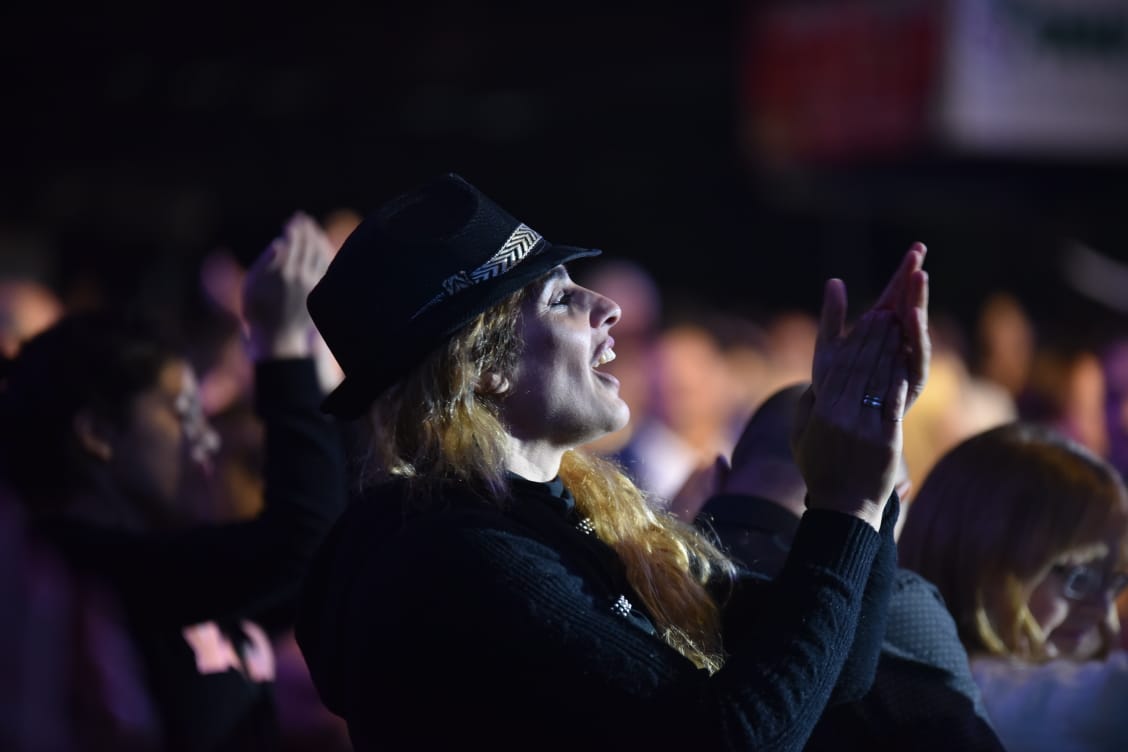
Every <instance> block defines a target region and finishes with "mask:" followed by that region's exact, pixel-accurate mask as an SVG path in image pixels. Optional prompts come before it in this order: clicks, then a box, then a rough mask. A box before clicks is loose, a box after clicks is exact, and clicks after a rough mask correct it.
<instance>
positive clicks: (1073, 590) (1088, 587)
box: [1051, 564, 1128, 601]
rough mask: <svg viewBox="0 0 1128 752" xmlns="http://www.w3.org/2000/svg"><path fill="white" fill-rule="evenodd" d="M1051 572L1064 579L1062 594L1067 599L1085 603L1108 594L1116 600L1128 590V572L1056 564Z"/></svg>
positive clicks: (1081, 565) (1079, 565)
mask: <svg viewBox="0 0 1128 752" xmlns="http://www.w3.org/2000/svg"><path fill="white" fill-rule="evenodd" d="M1051 571H1052V572H1053V573H1054V574H1056V575H1057V576H1058V577H1061V578H1062V581H1063V587H1062V592H1063V593H1064V594H1065V597H1066V598H1069V599H1070V600H1074V601H1083V600H1087V599H1089V598H1093V597H1095V596H1097V595H1101V594H1104V593H1107V594H1108V595H1110V596H1112V597H1113V598H1115V597H1116V596H1118V595H1120V593H1122V592H1123V591H1124V590H1125V588H1128V572H1112V573H1109V574H1108V575H1107V576H1106V574H1105V572H1104V570H1102V569H1099V568H1097V567H1091V566H1089V565H1087V564H1075V565H1073V566H1067V565H1065V564H1054V566H1053V567H1052V568H1051Z"/></svg>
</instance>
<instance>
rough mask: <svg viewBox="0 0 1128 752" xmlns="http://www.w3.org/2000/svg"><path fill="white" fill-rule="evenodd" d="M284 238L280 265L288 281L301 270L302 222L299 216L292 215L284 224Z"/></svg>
mask: <svg viewBox="0 0 1128 752" xmlns="http://www.w3.org/2000/svg"><path fill="white" fill-rule="evenodd" d="M285 238H286V252H285V254H284V259H283V264H282V273H283V275H285V276H286V277H287V278H288V279H291V278H293V275H294V274H297V273H298V271H299V270H300V269H301V255H302V222H301V215H300V214H294V216H292V217H291V218H290V220H289V221H288V222H287V223H286V231H285Z"/></svg>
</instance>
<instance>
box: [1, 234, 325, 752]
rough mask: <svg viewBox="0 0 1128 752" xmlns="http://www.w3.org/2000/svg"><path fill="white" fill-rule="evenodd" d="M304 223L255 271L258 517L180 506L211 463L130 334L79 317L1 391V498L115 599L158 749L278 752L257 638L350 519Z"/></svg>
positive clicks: (128, 319)
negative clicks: (260, 460)
mask: <svg viewBox="0 0 1128 752" xmlns="http://www.w3.org/2000/svg"><path fill="white" fill-rule="evenodd" d="M318 233H319V231H318V230H317V229H316V227H315V226H314V225H313V223H312V220H309V219H308V218H306V217H304V216H301V215H299V216H297V217H295V218H294V219H293V220H291V222H290V223H289V224H288V225H287V227H286V230H285V232H284V234H283V236H281V237H279V238H278V239H277V240H275V242H274V243H272V244H271V245H270V247H269V248H268V249H267V250H266V251H265V252H264V253H263V254H262V255H261V256H260V259H259V261H258V262H256V265H255V267H254V268H253V269H252V270H251V272H250V274H249V277H248V282H247V285H246V287H245V291H244V295H245V299H246V301H247V306H246V310H247V316H246V320H247V324H248V333H249V334H248V340H247V342H248V345H247V346H248V348H249V349H250V351H251V356H252V359H253V360H254V361H255V363H256V366H255V387H256V393H255V406H256V410H257V412H258V414H259V415H260V417H261V418H262V420H263V423H264V426H265V433H266V437H267V443H268V450H267V453H266V467H265V484H264V486H265V491H264V496H265V508H264V511H263V512H262V514H260V515H259V516H258V517H256V518H255V519H253V520H249V521H246V522H242V523H239V524H230V525H213V524H201V523H200V520H199V519H198V517H197V516H196V515H195V514H194V513H193V510H192V509H190V508H186V507H185V505H184V501H185V496H184V495H183V493H182V492H183V490H184V486H185V483H186V481H188V480H189V479H190V478H191V477H192V476H193V474H194V473H198V472H206V470H207V465H208V463H209V461H210V458H211V456H212V454H213V453H214V451H215V449H216V445H215V437H214V433H213V432H212V430H211V428H210V426H209V424H208V422H207V420H206V418H205V416H204V414H203V410H202V406H201V404H200V399H199V390H198V385H197V384H196V381H195V377H194V374H193V372H192V368H191V367H190V365H189V364H188V362H187V360H186V358H185V357H184V356H183V355H182V354H180V351H179V349H178V348H177V347H175V346H174V345H172V344H170V343H169V342H168V341H166V340H165V339H163V338H162V337H161V336H160V335H159V333H157V332H156V331H155V330H154V329H153V328H152V327H151V326H150V325H148V324H146V323H143V322H142V321H140V320H139V319H137V318H135V317H133V316H129V315H124V314H119V313H113V312H96V313H84V314H73V315H71V316H67V317H64V318H63V319H62V320H61V321H60V322H58V323H57V324H56V325H55V326H54V327H52V328H50V329H48V330H46V331H45V332H43V333H42V334H40V335H39V336H37V337H36V338H34V339H32V340H31V341H29V342H28V343H27V344H26V345H25V346H24V347H23V348H22V350H21V351H20V353H19V355H18V357H17V358H16V359H15V360H14V361H12V362H11V363H10V364H9V365H8V367H7V369H6V376H5V379H4V385H3V389H2V391H0V457H2V460H0V462H2V473H3V475H2V479H0V480H2V481H3V482H4V484H5V485H6V486H7V488H8V489H9V490H10V491H11V492H12V494H13V495H14V496H15V498H17V499H19V500H20V501H21V502H22V503H23V504H24V505H25V507H26V508H27V510H28V511H29V515H28V516H29V520H30V524H31V526H32V531H33V532H34V533H35V534H36V535H37V537H38V538H39V539H40V540H41V541H43V542H45V543H46V544H48V545H49V546H51V547H52V548H53V549H54V550H55V551H56V552H58V553H60V554H61V555H62V558H63V559H64V560H65V561H66V562H67V564H68V565H69V566H70V567H71V568H72V569H73V570H74V571H75V572H77V573H81V574H82V575H84V576H89V577H90V578H91V580H93V581H97V582H98V583H99V584H101V585H102V586H104V588H105V589H106V590H107V591H108V592H109V593H110V595H111V596H112V597H113V598H114V599H116V602H117V603H118V605H120V607H121V610H122V611H123V613H124V615H125V621H126V626H127V631H128V635H129V638H130V640H131V642H132V643H133V647H134V648H135V649H136V651H137V653H138V654H139V656H140V658H141V663H142V665H143V666H144V670H145V679H146V689H147V691H148V692H149V693H150V695H151V697H152V701H153V706H154V707H155V709H156V712H157V714H158V716H159V718H158V723H159V726H160V729H161V733H162V738H161V741H160V745H159V746H160V748H162V749H171V750H216V749H239V750H257V749H276V748H277V746H278V744H279V743H280V741H281V740H280V739H279V734H278V726H277V718H276V715H275V709H274V701H273V694H272V689H271V684H272V682H273V679H274V674H275V668H274V659H273V653H272V650H271V646H270V641H269V638H268V635H267V633H266V630H270V629H275V628H283V627H285V626H287V625H288V624H289V623H290V622H291V621H292V619H293V613H294V606H295V596H296V594H297V587H298V583H299V582H300V580H301V578H302V576H303V575H304V573H305V568H306V565H307V562H308V560H309V558H310V557H311V556H312V554H313V551H314V549H315V548H316V546H317V544H318V543H319V542H320V539H321V537H322V536H323V534H324V533H325V532H326V531H327V530H328V528H329V526H330V525H331V523H332V522H333V520H334V519H335V518H336V516H337V514H338V512H339V511H340V509H341V507H342V506H343V503H344V500H345V499H344V497H345V482H344V460H343V455H342V448H341V445H340V437H339V435H338V433H337V431H336V428H335V426H334V424H333V423H332V421H330V420H329V419H327V418H326V417H325V416H324V415H322V414H321V413H320V411H319V410H318V405H319V404H320V401H321V399H322V398H323V392H322V389H321V386H320V384H319V382H318V379H317V373H316V370H315V366H314V362H313V359H312V357H311V353H312V346H311V344H312V342H313V341H314V337H315V334H316V333H315V331H314V330H313V327H312V322H311V321H310V319H309V314H308V312H307V311H306V310H305V297H306V294H307V293H308V291H309V288H310V287H312V285H313V282H314V281H316V279H317V278H318V277H319V276H320V274H321V271H322V270H323V269H324V266H325V264H327V263H328V255H327V253H325V252H324V248H323V247H322V243H321V241H320V235H319V234H318Z"/></svg>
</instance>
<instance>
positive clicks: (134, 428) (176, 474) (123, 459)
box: [111, 360, 218, 516]
mask: <svg viewBox="0 0 1128 752" xmlns="http://www.w3.org/2000/svg"><path fill="white" fill-rule="evenodd" d="M216 449H218V439H217V437H216V434H215V432H214V431H213V430H212V428H211V426H210V425H209V424H208V422H207V419H206V417H205V416H204V413H203V409H202V405H201V402H200V391H199V386H198V384H197V382H196V377H195V374H194V373H193V371H192V368H191V367H190V366H189V365H188V364H187V363H186V362H184V361H181V360H173V361H170V362H168V363H166V364H165V366H164V367H163V368H161V370H160V373H159V374H158V377H157V382H156V384H154V385H153V386H151V387H149V388H148V389H146V390H145V391H143V392H141V393H139V394H138V395H136V396H135V397H134V398H133V400H132V404H131V405H130V411H129V414H128V419H127V423H126V425H125V426H124V428H123V429H122V430H121V431H120V432H119V433H118V434H117V435H116V436H115V438H114V441H113V454H112V457H111V464H112V466H113V470H114V476H115V478H116V479H117V482H118V483H119V484H120V485H121V487H122V490H123V491H124V492H125V493H126V494H127V495H128V496H129V497H130V498H132V499H135V500H137V501H138V502H140V503H144V504H148V505H150V506H151V507H152V508H154V509H156V510H158V511H163V512H165V513H170V514H173V516H179V515H176V514H175V513H174V512H173V510H172V509H171V507H172V506H173V505H174V504H175V503H176V500H177V498H178V491H179V489H180V483H181V481H182V479H183V476H184V473H185V471H186V470H187V469H189V468H190V467H191V465H193V464H195V465H206V464H207V463H208V462H209V461H210V460H211V457H212V455H213V454H214V452H215V450H216Z"/></svg>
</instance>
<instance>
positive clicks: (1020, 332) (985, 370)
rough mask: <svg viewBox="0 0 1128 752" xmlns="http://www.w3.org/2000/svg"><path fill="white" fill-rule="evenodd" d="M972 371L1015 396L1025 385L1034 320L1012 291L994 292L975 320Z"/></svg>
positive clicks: (1032, 351) (1030, 355)
mask: <svg viewBox="0 0 1128 752" xmlns="http://www.w3.org/2000/svg"><path fill="white" fill-rule="evenodd" d="M975 342H976V358H975V373H976V374H977V375H978V376H981V377H982V378H985V379H987V380H988V381H990V382H992V383H994V384H998V385H999V386H1001V387H1002V388H1004V389H1006V390H1007V393H1008V394H1010V396H1011V398H1012V399H1017V398H1018V396H1019V395H1020V394H1022V393H1023V391H1025V389H1026V382H1027V380H1028V379H1029V378H1030V368H1031V365H1032V363H1033V360H1034V344H1035V340H1034V324H1033V323H1032V322H1031V321H1030V317H1029V316H1027V314H1026V309H1025V308H1023V306H1022V304H1021V303H1020V302H1019V301H1018V298H1016V297H1015V296H1014V295H1011V294H1010V293H1007V292H1001V291H1000V292H994V293H991V294H990V295H988V296H987V298H986V299H985V300H984V301H983V304H982V305H981V306H980V307H979V315H978V317H977V318H976V322H975Z"/></svg>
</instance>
